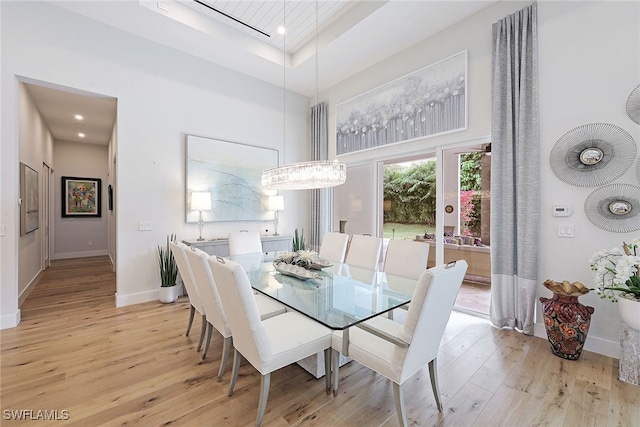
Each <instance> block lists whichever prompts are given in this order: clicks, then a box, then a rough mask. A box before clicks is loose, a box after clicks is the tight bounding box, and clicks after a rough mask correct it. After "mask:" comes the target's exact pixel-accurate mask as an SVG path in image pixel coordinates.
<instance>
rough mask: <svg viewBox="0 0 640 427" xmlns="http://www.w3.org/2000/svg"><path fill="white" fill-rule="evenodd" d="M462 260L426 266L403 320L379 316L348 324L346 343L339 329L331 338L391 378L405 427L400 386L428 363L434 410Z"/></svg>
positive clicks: (463, 268)
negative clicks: (440, 354) (440, 361)
mask: <svg viewBox="0 0 640 427" xmlns="http://www.w3.org/2000/svg"><path fill="white" fill-rule="evenodd" d="M466 271H467V263H466V261H464V260H459V261H454V262H452V263H449V264H447V265H442V266H438V267H434V268H430V269H428V270H425V271H424V272H423V273H422V275H421V276H420V279H419V280H418V283H417V285H416V288H415V290H414V292H413V295H412V299H411V304H410V306H409V311H408V314H407V318H406V320H405V322H404V324H399V323H396V322H394V321H393V320H390V319H388V318H386V317H382V316H378V317H375V318H373V319H371V320H369V321H366V322H364V323H363V324H360V327H356V328H350V330H349V331H350V332H349V335H348V342H346V343H345V342H344V341H343V340H344V339H345V336H344V335H343V333H342V331H336V332H335V333H334V336H333V348H334V349H335V350H336V352H337V351H340V352H343V354H344V353H345V352H346V354H345V356H349V357H351V358H353V359H354V360H356V361H357V362H359V363H361V364H363V365H365V366H367V367H369V368H370V369H372V370H374V371H376V372H378V373H379V374H381V375H383V376H385V377H386V378H388V379H390V380H391V381H392V382H393V390H394V397H395V402H396V411H397V413H398V419H399V421H400V424H401V425H402V426H406V425H407V417H406V411H405V408H404V396H403V389H402V384H403V383H404V382H405V381H406V380H407V379H409V378H410V377H411V376H413V375H414V374H415V373H416V372H418V371H419V370H420V369H422V368H423V367H424V366H426V365H428V366H429V374H430V377H431V387H432V389H433V394H434V397H435V400H436V405H437V407H438V410H439V411H440V412H442V401H441V398H440V389H439V386H438V376H437V364H436V359H437V356H438V350H439V348H440V341H441V340H442V335H443V334H444V329H445V327H446V325H447V322H448V321H449V317H450V315H451V311H452V309H453V304H454V303H455V299H456V296H457V294H458V290H459V289H460V285H461V284H462V280H463V278H464V274H465V273H466ZM335 360H337V354H334V394H336V393H337V387H338V375H337V371H338V369H337V365H336V363H335Z"/></svg>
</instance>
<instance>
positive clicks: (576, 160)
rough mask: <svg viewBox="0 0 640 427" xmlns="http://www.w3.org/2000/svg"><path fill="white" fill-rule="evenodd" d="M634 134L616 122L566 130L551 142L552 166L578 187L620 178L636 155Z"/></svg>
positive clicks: (556, 171) (558, 175)
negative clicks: (556, 140)
mask: <svg viewBox="0 0 640 427" xmlns="http://www.w3.org/2000/svg"><path fill="white" fill-rule="evenodd" d="M636 152H637V148H636V143H635V141H634V140H633V137H632V136H631V135H629V134H628V133H627V132H626V131H624V130H623V129H621V128H619V127H618V126H615V125H612V124H608V123H590V124H586V125H582V126H578V127H577V128H575V129H572V130H570V131H569V132H567V133H565V134H564V135H563V136H562V137H561V138H560V139H559V140H558V142H556V145H554V146H553V149H552V150H551V155H550V161H551V169H553V172H554V173H555V174H556V176H557V177H558V178H560V179H561V180H563V181H564V182H566V183H569V184H571V185H576V186H578V187H595V186H597V185H602V184H607V183H609V182H611V181H613V180H614V179H616V178H620V177H621V176H622V175H624V173H625V172H626V171H627V169H629V167H630V166H631V164H632V163H633V160H634V159H635V157H636Z"/></svg>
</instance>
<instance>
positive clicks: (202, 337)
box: [197, 314, 207, 351]
mask: <svg viewBox="0 0 640 427" xmlns="http://www.w3.org/2000/svg"><path fill="white" fill-rule="evenodd" d="M206 330H207V316H205V315H204V314H203V315H202V329H201V330H200V342H198V350H197V351H200V350H202V342H203V341H204V333H205V331H206Z"/></svg>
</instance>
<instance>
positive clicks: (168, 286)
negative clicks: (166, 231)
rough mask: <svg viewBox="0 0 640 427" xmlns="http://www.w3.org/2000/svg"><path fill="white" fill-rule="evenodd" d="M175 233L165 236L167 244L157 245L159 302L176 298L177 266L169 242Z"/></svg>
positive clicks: (177, 287) (177, 289)
mask: <svg viewBox="0 0 640 427" xmlns="http://www.w3.org/2000/svg"><path fill="white" fill-rule="evenodd" d="M175 238H176V236H175V234H172V235H170V236H167V245H166V246H165V247H162V246H158V264H159V266H160V302H162V303H172V302H175V300H177V299H178V291H179V286H177V283H176V279H177V277H178V266H177V265H176V260H175V258H173V253H172V252H171V247H170V246H169V243H170V242H172V241H174V240H175Z"/></svg>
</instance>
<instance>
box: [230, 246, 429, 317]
mask: <svg viewBox="0 0 640 427" xmlns="http://www.w3.org/2000/svg"><path fill="white" fill-rule="evenodd" d="M229 258H230V259H231V260H232V261H234V262H237V263H239V264H240V265H242V266H243V267H244V269H245V271H246V272H247V276H248V277H249V281H250V283H251V286H252V287H253V288H254V289H255V290H257V291H259V292H261V293H263V294H265V295H267V296H269V297H271V298H273V299H275V300H277V301H279V302H281V303H282V304H284V305H286V306H287V307H289V308H291V309H293V310H295V311H298V312H300V313H302V314H304V315H306V316H308V317H310V318H312V319H314V320H316V321H318V322H320V323H322V324H324V325H325V326H327V327H329V328H331V329H345V328H348V327H350V326H353V325H356V324H358V323H360V322H363V321H365V320H367V319H370V318H372V317H375V316H378V315H380V314H382V313H385V312H387V311H390V310H393V309H394V308H398V307H401V306H403V305H405V304H407V303H409V302H410V301H411V295H412V293H413V288H414V287H415V285H416V283H417V281H416V280H413V279H407V278H404V277H399V276H392V275H387V274H385V273H383V272H379V271H374V270H368V269H363V268H359V267H354V266H349V265H347V264H334V265H331V266H329V267H326V268H323V269H322V270H311V271H313V272H315V273H317V278H312V279H307V280H303V279H299V278H296V277H292V276H288V275H284V274H282V273H280V272H277V271H276V269H275V267H274V266H273V263H272V261H273V258H274V254H273V253H266V254H263V253H258V254H246V255H236V256H231V257H229Z"/></svg>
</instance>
